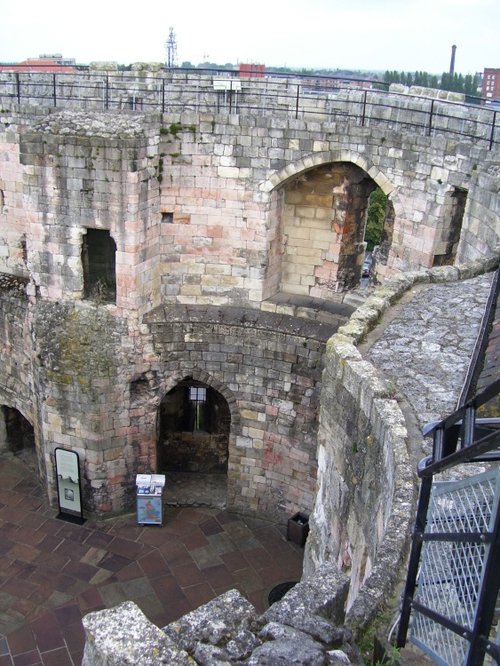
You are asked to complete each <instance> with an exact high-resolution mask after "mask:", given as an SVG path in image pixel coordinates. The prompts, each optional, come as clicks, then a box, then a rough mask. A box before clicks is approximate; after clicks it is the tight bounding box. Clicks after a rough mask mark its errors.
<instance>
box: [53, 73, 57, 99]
mask: <svg viewBox="0 0 500 666" xmlns="http://www.w3.org/2000/svg"><path fill="white" fill-rule="evenodd" d="M52 100H53V102H54V107H56V106H57V80H56V73H55V72H54V74H52Z"/></svg>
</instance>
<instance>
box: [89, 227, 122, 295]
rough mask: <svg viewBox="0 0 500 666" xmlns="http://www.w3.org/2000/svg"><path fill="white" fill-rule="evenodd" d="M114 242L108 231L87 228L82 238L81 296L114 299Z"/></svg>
mask: <svg viewBox="0 0 500 666" xmlns="http://www.w3.org/2000/svg"><path fill="white" fill-rule="evenodd" d="M115 255H116V243H115V241H114V240H113V238H111V234H110V232H109V231H106V230H101V229H87V233H86V234H85V235H84V236H83V239H82V266H83V297H84V298H86V299H92V300H99V301H102V302H104V303H114V302H115V301H116V274H115Z"/></svg>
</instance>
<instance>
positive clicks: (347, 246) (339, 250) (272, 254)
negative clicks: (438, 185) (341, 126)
mask: <svg viewBox="0 0 500 666" xmlns="http://www.w3.org/2000/svg"><path fill="white" fill-rule="evenodd" d="M377 186H378V187H381V188H382V190H383V191H384V192H385V193H386V194H390V193H391V192H392V191H393V189H394V188H393V186H392V184H391V183H390V182H389V180H388V179H387V178H386V177H385V176H384V175H383V174H382V173H381V172H380V171H379V170H378V169H377V168H376V167H374V166H373V165H370V164H368V163H367V161H366V160H365V159H363V158H361V157H359V156H355V155H353V154H352V153H350V152H341V151H339V152H338V153H333V152H328V153H321V154H316V155H314V156H312V157H309V158H304V159H303V160H300V161H299V162H297V163H295V164H293V165H288V166H287V167H286V168H285V169H283V170H282V171H281V172H278V173H276V174H274V175H273V176H272V177H271V178H270V179H269V180H268V181H266V182H265V183H263V184H262V185H261V188H260V189H261V190H262V191H267V192H270V194H271V205H270V238H269V256H268V262H267V267H266V276H265V281H264V294H263V296H264V298H269V297H271V296H273V295H274V294H276V293H278V292H283V293H287V294H295V295H300V296H307V297H313V298H320V299H328V298H331V297H332V294H334V293H337V292H342V291H345V290H348V289H352V288H353V287H356V286H357V285H358V284H359V281H360V278H361V270H362V264H363V258H364V251H365V243H364V233H365V226H366V211H367V207H368V199H369V197H370V194H371V193H372V192H373V191H374V189H375V188H376V187H377ZM389 209H391V210H392V211H393V210H394V209H393V207H392V204H391V206H390V207H389ZM390 222H391V224H393V222H394V213H393V214H392V219H391V220H390ZM391 235H392V234H391Z"/></svg>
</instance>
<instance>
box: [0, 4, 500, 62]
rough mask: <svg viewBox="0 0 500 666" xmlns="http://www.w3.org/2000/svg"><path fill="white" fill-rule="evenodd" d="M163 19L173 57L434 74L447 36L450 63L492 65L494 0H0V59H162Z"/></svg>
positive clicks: (498, 15)
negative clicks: (49, 55)
mask: <svg viewBox="0 0 500 666" xmlns="http://www.w3.org/2000/svg"><path fill="white" fill-rule="evenodd" d="M170 27H173V29H174V31H175V35H176V39H177V54H178V58H177V59H178V64H181V63H182V62H183V61H190V62H192V63H193V64H195V65H196V64H198V63H200V62H203V61H205V60H208V61H211V62H215V63H218V64H225V63H233V64H237V63H239V62H252V63H264V64H265V65H266V66H267V67H268V68H269V69H272V67H273V66H274V67H278V66H287V67H305V68H312V67H315V68H332V69H336V68H341V69H354V70H381V71H384V70H386V69H397V70H405V71H416V70H423V71H428V72H431V73H437V74H440V73H441V72H443V71H447V70H448V69H449V65H450V57H451V46H452V44H456V45H457V51H456V61H455V62H456V64H455V71H457V72H461V73H463V74H469V73H470V74H472V73H474V72H478V71H482V70H483V69H484V68H485V67H498V68H500V34H499V33H500V0H286V1H282V0H274V2H273V1H270V0H247V2H241V1H240V0H204V1H203V2H201V1H200V0H189V1H186V0H177V1H176V2H174V1H173V0H161V1H160V0H145V1H144V4H142V3H140V2H137V0H135V1H134V2H127V0H125V1H122V2H117V1H115V0H83V2H80V3H69V2H67V0H64V1H63V0H23V1H19V2H17V1H16V0H0V62H16V61H19V60H23V59H25V58H28V57H37V56H38V55H40V54H42V53H61V54H62V55H63V56H65V57H67V58H75V59H76V61H77V62H78V63H81V64H87V63H89V62H91V61H99V60H100V61H102V60H106V61H116V62H118V63H120V64H130V63H133V62H164V61H165V59H166V41H167V38H168V33H169V28H170Z"/></svg>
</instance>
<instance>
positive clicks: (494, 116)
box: [488, 111, 497, 150]
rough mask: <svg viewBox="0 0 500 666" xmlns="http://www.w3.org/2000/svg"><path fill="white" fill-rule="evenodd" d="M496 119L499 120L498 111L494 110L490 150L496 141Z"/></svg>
mask: <svg viewBox="0 0 500 666" xmlns="http://www.w3.org/2000/svg"><path fill="white" fill-rule="evenodd" d="M496 120H497V112H496V111H493V123H492V125H491V136H490V147H489V148H488V150H491V149H492V148H493V144H494V142H495V141H494V139H495V123H496Z"/></svg>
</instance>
